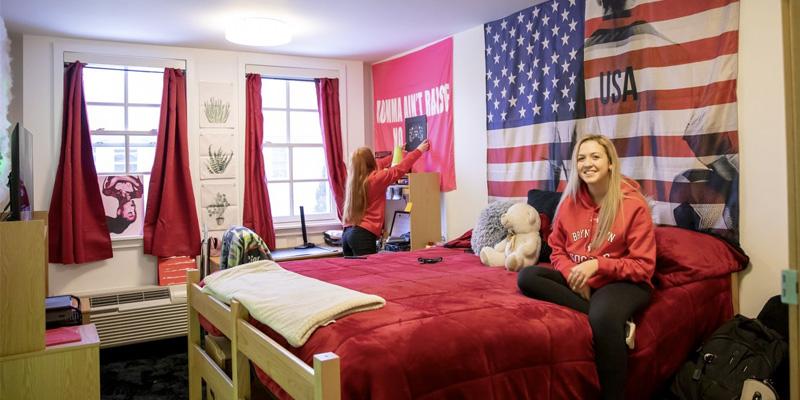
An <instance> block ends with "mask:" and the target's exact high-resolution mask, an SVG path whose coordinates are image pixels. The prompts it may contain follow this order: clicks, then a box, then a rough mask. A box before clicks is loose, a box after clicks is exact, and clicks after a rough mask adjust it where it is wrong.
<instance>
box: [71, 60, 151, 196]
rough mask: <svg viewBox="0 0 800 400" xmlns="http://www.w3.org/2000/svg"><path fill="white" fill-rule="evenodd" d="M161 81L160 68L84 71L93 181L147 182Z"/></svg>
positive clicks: (98, 67) (93, 68)
mask: <svg viewBox="0 0 800 400" xmlns="http://www.w3.org/2000/svg"><path fill="white" fill-rule="evenodd" d="M163 79H164V73H163V69H160V68H147V67H125V66H116V65H99V64H89V65H87V66H86V67H85V68H84V70H83V90H84V97H85V99H86V113H87V115H88V119H89V129H90V130H91V136H92V155H93V156H94V164H95V168H96V169H97V174H98V175H144V179H145V181H149V178H150V170H151V169H152V167H153V159H154V157H155V151H156V137H157V134H158V123H159V118H160V116H161V92H162V88H163ZM145 185H146V183H145Z"/></svg>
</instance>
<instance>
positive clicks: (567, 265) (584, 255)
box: [547, 179, 656, 289]
mask: <svg viewBox="0 0 800 400" xmlns="http://www.w3.org/2000/svg"><path fill="white" fill-rule="evenodd" d="M622 194H623V200H622V209H621V212H619V213H617V217H616V219H615V220H614V224H613V225H612V227H611V232H609V237H608V240H606V241H605V242H603V244H602V245H601V246H600V247H599V248H597V249H593V250H589V244H590V243H591V242H592V237H593V235H594V230H595V229H597V218H598V215H599V213H600V207H599V206H597V205H595V203H594V200H592V196H591V194H590V193H589V190H588V188H587V187H586V185H585V184H583V183H581V187H580V189H579V190H578V194H577V196H576V199H575V201H573V200H572V199H571V198H569V197H567V198H566V199H564V201H563V202H562V203H561V207H560V208H559V210H558V214H557V215H556V217H555V222H554V223H553V233H552V234H550V238H549V239H548V241H547V243H548V244H549V245H550V247H552V248H553V253H552V254H551V255H550V261H551V262H552V263H553V266H554V267H555V268H556V269H557V270H559V271H561V274H562V275H564V278H567V277H568V276H569V273H570V271H572V267H574V266H575V265H578V264H580V263H581V262H583V261H586V260H588V259H593V258H594V259H597V261H598V269H597V272H596V273H595V274H594V276H592V277H591V279H589V282H588V283H589V286H590V287H592V288H595V289H597V288H599V287H602V286H604V285H606V284H608V283H611V282H614V281H630V282H637V283H638V282H646V283H647V284H648V285H650V286H651V287H652V286H653V284H652V283H651V282H650V279H651V278H652V277H653V272H654V271H655V265H656V262H655V261H656V241H655V233H654V232H653V221H652V219H651V217H650V209H649V207H648V206H647V202H646V201H645V199H644V197H643V196H642V194H641V193H639V184H638V183H636V182H635V181H632V180H627V179H626V180H624V181H623V183H622Z"/></svg>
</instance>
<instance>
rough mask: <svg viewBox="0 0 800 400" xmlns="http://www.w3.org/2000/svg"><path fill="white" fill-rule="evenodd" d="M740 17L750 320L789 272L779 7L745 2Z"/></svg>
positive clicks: (745, 290) (744, 288)
mask: <svg viewBox="0 0 800 400" xmlns="http://www.w3.org/2000/svg"><path fill="white" fill-rule="evenodd" d="M739 15H740V17H739V82H738V96H739V154H740V170H741V171H740V176H739V179H740V185H741V186H740V189H739V196H740V197H739V198H740V201H741V203H740V218H739V231H740V235H741V237H740V240H741V244H742V248H743V249H744V250H745V251H746V252H747V254H748V255H750V261H751V264H752V265H751V268H750V269H749V270H748V271H747V272H746V273H744V274H743V278H742V281H741V290H740V295H741V306H742V308H741V312H742V313H743V314H745V315H749V316H752V317H754V316H756V315H758V312H759V310H761V307H762V306H763V305H764V303H765V302H766V300H767V299H768V298H769V297H771V296H774V295H776V294H779V293H780V271H781V270H782V269H786V268H788V266H789V238H788V234H789V225H788V208H787V190H788V189H787V174H786V169H787V164H786V114H785V110H786V109H785V102H784V87H783V85H784V79H783V45H782V21H781V1H780V0H743V1H742V2H741V3H740V13H739Z"/></svg>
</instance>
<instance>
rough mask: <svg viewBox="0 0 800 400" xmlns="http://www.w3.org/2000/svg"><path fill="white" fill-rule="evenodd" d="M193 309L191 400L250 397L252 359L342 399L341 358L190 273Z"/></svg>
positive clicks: (735, 294) (289, 388) (277, 375)
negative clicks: (303, 349) (216, 293)
mask: <svg viewBox="0 0 800 400" xmlns="http://www.w3.org/2000/svg"><path fill="white" fill-rule="evenodd" d="M187 276H188V279H187V291H186V293H187V302H188V305H189V336H188V339H189V351H188V355H189V399H190V400H199V399H201V398H202V384H201V382H202V381H205V383H206V387H207V388H208V389H209V390H211V391H213V393H214V398H215V400H239V399H249V398H250V363H249V361H252V362H253V363H255V364H256V365H257V366H258V367H259V368H261V369H262V370H263V371H264V372H265V373H266V374H267V375H269V376H270V378H272V380H274V381H275V382H276V383H278V384H279V385H280V386H281V387H282V388H283V390H285V391H286V392H287V393H288V394H289V395H290V396H292V397H293V398H295V399H298V400H299V399H316V400H322V399H324V400H339V399H340V398H341V389H340V383H341V377H340V371H339V356H337V355H336V354H334V353H330V352H329V353H321V354H316V355H314V368H313V369H312V368H311V367H309V366H308V365H307V364H306V363H305V362H303V360H301V359H299V358H298V357H297V356H295V355H294V354H292V353H291V352H289V351H288V350H286V349H284V348H283V347H282V346H281V345H280V344H278V343H277V342H275V341H274V340H273V339H272V338H270V337H268V336H267V335H265V334H264V333H262V332H261V331H259V330H258V329H257V328H255V327H254V326H253V325H251V324H250V323H249V322H248V317H249V314H248V312H247V310H245V308H244V307H243V306H241V305H240V304H239V302H237V301H235V300H234V301H233V302H232V303H231V305H230V307H229V306H227V305H225V304H224V303H222V302H220V301H218V300H216V299H214V298H212V297H210V296H209V295H207V294H205V293H203V292H202V291H201V288H200V286H198V282H199V280H200V272H199V271H198V270H190V271H188V272H187ZM731 294H732V297H731V298H732V300H733V311H734V314H736V313H738V312H739V275H738V273H733V274H731ZM199 315H202V316H203V317H204V318H205V319H207V320H208V321H209V322H211V323H212V324H213V325H214V326H215V327H217V329H219V330H220V331H221V332H222V333H224V334H225V336H226V337H228V338H229V339H230V340H231V370H232V371H231V377H228V375H227V374H226V373H225V371H223V370H222V369H221V368H220V367H219V366H218V365H217V364H216V363H215V362H214V361H213V360H212V358H211V356H209V355H208V353H206V351H205V350H204V349H203V347H202V345H201V340H202V337H201V331H200V322H199V319H198V316H199Z"/></svg>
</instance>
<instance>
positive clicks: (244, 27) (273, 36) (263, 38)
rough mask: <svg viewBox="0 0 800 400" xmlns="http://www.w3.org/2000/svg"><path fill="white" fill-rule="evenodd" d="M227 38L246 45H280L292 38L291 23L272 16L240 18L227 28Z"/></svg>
mask: <svg viewBox="0 0 800 400" xmlns="http://www.w3.org/2000/svg"><path fill="white" fill-rule="evenodd" d="M225 39H228V41H229V42H233V43H237V44H243V45H245V46H279V45H282V44H286V43H289V41H290V40H292V33H291V32H290V30H289V25H287V24H286V23H285V22H283V21H279V20H277V19H272V18H252V17H251V18H243V19H238V20H236V21H234V22H233V23H231V24H230V25H229V26H228V29H226V30H225Z"/></svg>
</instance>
